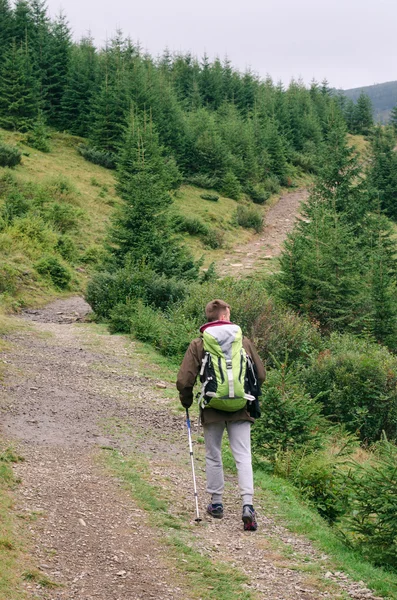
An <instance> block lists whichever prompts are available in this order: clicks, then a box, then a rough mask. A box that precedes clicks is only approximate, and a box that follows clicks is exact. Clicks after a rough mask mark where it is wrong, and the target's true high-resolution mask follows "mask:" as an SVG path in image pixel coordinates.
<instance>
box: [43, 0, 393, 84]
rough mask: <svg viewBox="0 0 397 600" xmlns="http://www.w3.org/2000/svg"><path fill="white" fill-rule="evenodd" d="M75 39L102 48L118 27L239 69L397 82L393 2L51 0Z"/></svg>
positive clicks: (155, 45) (149, 44) (279, 76)
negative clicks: (86, 36) (85, 39)
mask: <svg viewBox="0 0 397 600" xmlns="http://www.w3.org/2000/svg"><path fill="white" fill-rule="evenodd" d="M48 7H49V11H50V14H51V15H52V16H55V15H56V14H57V13H59V11H60V9H62V10H63V12H64V13H65V14H66V16H67V17H68V20H69V24H70V26H71V28H72V30H73V35H74V38H75V39H79V38H80V37H81V36H82V35H84V34H86V33H87V32H88V31H91V34H92V35H93V37H94V39H95V41H96V44H97V45H102V44H103V43H104V42H105V40H106V39H107V38H109V37H111V36H112V34H113V33H114V32H115V30H116V29H117V28H121V29H122V31H123V33H124V34H125V36H126V37H127V36H130V37H131V38H132V40H134V41H138V40H139V41H140V43H141V45H142V47H143V48H144V49H147V50H148V51H149V53H150V54H151V55H153V56H157V55H158V54H161V53H162V51H163V50H164V48H166V47H168V48H169V49H170V50H171V51H182V52H187V51H191V52H192V53H193V54H194V55H197V56H198V57H201V56H202V55H203V54H204V52H206V53H207V54H208V55H209V56H210V58H214V57H215V56H219V57H220V58H223V57H225V56H226V55H227V56H228V57H229V59H230V60H231V62H232V64H233V65H234V66H235V67H236V68H237V69H239V70H242V71H243V70H245V69H246V68H247V67H250V68H251V69H252V70H253V71H254V72H256V73H258V74H259V75H260V76H262V77H265V76H266V75H267V74H269V75H270V76H271V77H272V78H273V80H274V81H278V80H282V81H283V82H284V83H285V84H288V82H289V81H290V79H291V78H292V77H294V78H295V79H297V78H299V77H301V78H302V79H303V81H304V82H305V83H309V82H310V81H311V79H313V78H315V79H317V80H318V81H321V80H322V79H324V78H326V79H327V80H328V81H329V83H330V85H332V86H333V87H337V88H343V89H347V88H352V87H360V86H364V85H372V84H374V83H383V82H385V81H394V80H397V60H396V59H397V34H396V24H397V1H396V0H327V1H326V2H324V0H240V2H236V0H198V1H197V2H189V1H186V0H167V1H165V0H144V1H142V0H141V1H140V2H137V1H134V0H132V1H131V0H48Z"/></svg>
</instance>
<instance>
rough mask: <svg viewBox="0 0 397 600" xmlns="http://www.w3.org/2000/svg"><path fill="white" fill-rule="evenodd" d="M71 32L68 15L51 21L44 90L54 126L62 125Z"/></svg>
mask: <svg viewBox="0 0 397 600" xmlns="http://www.w3.org/2000/svg"><path fill="white" fill-rule="evenodd" d="M71 50H72V42H71V33H70V28H69V24H68V22H67V19H66V17H65V16H64V15H63V14H62V13H60V15H59V16H58V17H57V18H56V19H55V21H54V22H53V23H51V28H50V35H49V36H48V43H47V46H46V48H45V64H46V68H45V75H44V77H43V84H42V85H43V90H44V96H45V102H46V112H47V118H48V122H49V123H50V124H52V125H53V126H54V127H59V126H61V125H62V114H61V112H62V111H61V106H62V100H63V96H64V94H65V91H66V87H67V81H68V73H69V67H70V59H71Z"/></svg>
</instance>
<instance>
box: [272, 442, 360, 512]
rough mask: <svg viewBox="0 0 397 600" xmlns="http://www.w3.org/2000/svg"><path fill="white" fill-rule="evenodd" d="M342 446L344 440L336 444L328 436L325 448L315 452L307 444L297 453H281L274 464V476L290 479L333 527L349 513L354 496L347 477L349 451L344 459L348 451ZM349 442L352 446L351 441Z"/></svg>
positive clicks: (296, 451) (324, 444) (324, 443)
mask: <svg viewBox="0 0 397 600" xmlns="http://www.w3.org/2000/svg"><path fill="white" fill-rule="evenodd" d="M332 442H333V445H331V443H332ZM343 442H344V440H342V444H343ZM340 443H341V440H337V443H335V441H334V440H333V439H332V437H328V439H327V438H326V436H324V437H323V446H324V447H323V448H320V449H317V450H315V451H313V447H311V446H310V445H309V446H308V445H306V444H305V446H302V447H301V448H299V449H297V450H295V451H287V452H284V453H280V454H279V455H278V456H277V457H276V460H275V465H274V473H275V474H276V475H279V476H282V477H284V478H285V479H289V480H290V481H291V482H292V483H293V484H294V486H295V487H296V488H297V489H298V490H299V492H300V493H301V494H302V496H303V498H305V500H307V501H308V502H309V503H310V504H311V505H312V506H313V507H314V508H315V509H316V510H317V512H318V513H319V514H320V515H321V516H322V517H323V518H324V519H326V520H327V521H328V523H330V524H332V523H335V521H337V520H338V519H339V518H340V517H342V516H343V515H344V514H345V512H346V510H347V509H348V507H349V504H350V499H351V493H352V492H351V489H350V486H349V485H348V484H347V483H346V478H345V476H344V473H345V471H346V467H345V464H346V461H347V460H348V459H349V450H348V451H347V457H345V456H343V454H344V451H345V448H343V447H342V449H339V445H340ZM346 443H347V444H348V445H349V440H347V441H346ZM350 452H351V449H350Z"/></svg>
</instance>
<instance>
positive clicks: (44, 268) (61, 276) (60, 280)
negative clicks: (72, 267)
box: [34, 256, 72, 289]
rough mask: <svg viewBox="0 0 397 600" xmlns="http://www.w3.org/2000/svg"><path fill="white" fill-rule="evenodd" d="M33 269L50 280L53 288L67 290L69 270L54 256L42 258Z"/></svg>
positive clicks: (69, 276)
mask: <svg viewBox="0 0 397 600" xmlns="http://www.w3.org/2000/svg"><path fill="white" fill-rule="evenodd" d="M34 268H35V269H36V271H37V272H38V273H40V275H43V276H44V277H48V278H49V279H51V281H52V283H53V284H54V286H55V287H57V288H60V289H64V288H67V287H68V285H69V283H70V280H71V278H72V276H71V274H70V272H69V270H68V269H67V268H66V267H65V266H64V265H63V264H62V263H61V262H60V261H59V259H58V258H56V256H44V257H43V258H41V259H40V260H39V261H37V262H36V264H35V265H34Z"/></svg>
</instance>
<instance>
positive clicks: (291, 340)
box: [253, 299, 324, 367]
mask: <svg viewBox="0 0 397 600" xmlns="http://www.w3.org/2000/svg"><path fill="white" fill-rule="evenodd" d="M253 337H254V339H255V343H256V347H257V349H258V352H259V353H260V355H261V357H262V360H263V361H264V362H265V364H266V365H267V366H269V367H276V365H277V364H279V363H282V362H283V361H284V360H285V358H286V357H288V362H289V363H290V364H293V365H297V364H300V365H304V364H307V363H308V362H309V361H310V359H311V356H312V355H313V354H315V353H317V352H318V351H320V350H321V349H322V347H323V344H324V342H323V340H322V338H321V335H320V332H319V331H318V328H317V327H315V326H314V325H313V324H311V323H310V322H309V321H308V320H307V319H305V318H303V317H299V316H298V315H297V314H296V313H294V312H293V311H291V310H286V309H285V308H280V307H278V306H277V305H275V304H274V302H272V301H271V300H266V299H264V301H263V306H262V310H261V314H260V316H259V317H258V319H257V320H256V321H255V324H254V328H253Z"/></svg>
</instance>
